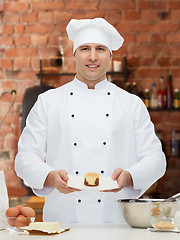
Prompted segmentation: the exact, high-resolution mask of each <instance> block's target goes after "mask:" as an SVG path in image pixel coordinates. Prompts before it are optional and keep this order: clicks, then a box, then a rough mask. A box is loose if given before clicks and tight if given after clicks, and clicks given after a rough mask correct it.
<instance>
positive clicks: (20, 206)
mask: <svg viewBox="0 0 180 240" xmlns="http://www.w3.org/2000/svg"><path fill="white" fill-rule="evenodd" d="M23 207H24V205H17V206H16V208H17V209H19V211H20V210H21V208H23Z"/></svg>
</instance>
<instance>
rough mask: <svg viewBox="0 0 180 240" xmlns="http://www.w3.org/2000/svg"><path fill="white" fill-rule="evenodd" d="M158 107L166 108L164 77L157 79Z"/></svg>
mask: <svg viewBox="0 0 180 240" xmlns="http://www.w3.org/2000/svg"><path fill="white" fill-rule="evenodd" d="M158 107H159V108H166V107H167V98H166V87H165V84H164V77H163V76H161V77H160V78H159V91H158Z"/></svg>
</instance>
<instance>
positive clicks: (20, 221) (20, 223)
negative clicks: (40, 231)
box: [15, 215, 28, 228]
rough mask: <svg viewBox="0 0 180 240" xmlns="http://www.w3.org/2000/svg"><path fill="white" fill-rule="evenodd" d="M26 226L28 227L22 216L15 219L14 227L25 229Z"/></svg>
mask: <svg viewBox="0 0 180 240" xmlns="http://www.w3.org/2000/svg"><path fill="white" fill-rule="evenodd" d="M27 225H28V223H27V219H26V217H24V216H23V215H19V216H17V217H16V219H15V226H16V227H17V228H19V227H25V226H27Z"/></svg>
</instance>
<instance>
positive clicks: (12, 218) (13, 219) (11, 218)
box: [7, 217, 16, 227]
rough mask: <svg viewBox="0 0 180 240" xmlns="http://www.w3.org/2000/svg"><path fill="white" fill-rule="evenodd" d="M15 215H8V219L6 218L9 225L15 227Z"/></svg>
mask: <svg viewBox="0 0 180 240" xmlns="http://www.w3.org/2000/svg"><path fill="white" fill-rule="evenodd" d="M15 219H16V218H15V217H9V218H8V219H7V221H8V224H9V225H10V226H11V227H15Z"/></svg>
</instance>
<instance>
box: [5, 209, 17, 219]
mask: <svg viewBox="0 0 180 240" xmlns="http://www.w3.org/2000/svg"><path fill="white" fill-rule="evenodd" d="M19 213H20V212H19V209H18V208H16V207H10V208H8V209H7V211H6V216H7V217H17V216H18V215H19Z"/></svg>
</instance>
